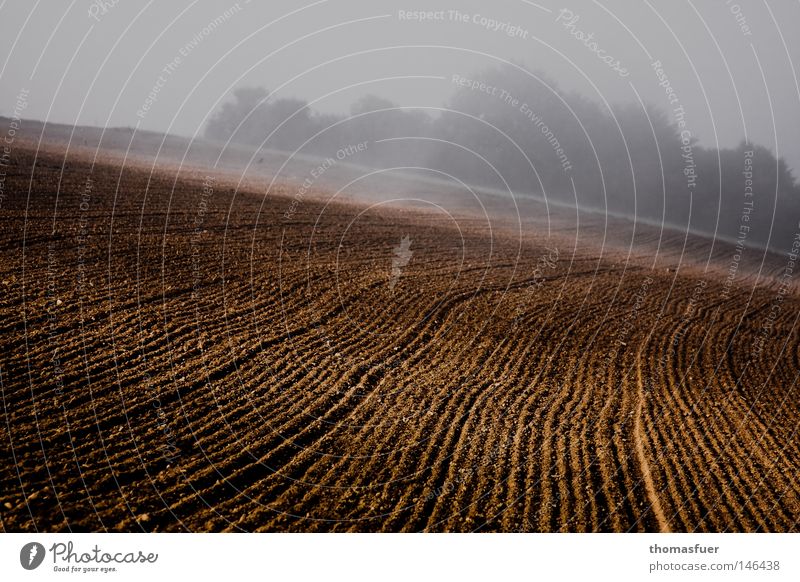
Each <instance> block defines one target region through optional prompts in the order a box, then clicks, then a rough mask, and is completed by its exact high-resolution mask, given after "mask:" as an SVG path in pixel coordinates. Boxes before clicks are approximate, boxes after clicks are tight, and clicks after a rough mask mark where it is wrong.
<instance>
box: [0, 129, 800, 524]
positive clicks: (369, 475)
mask: <svg viewBox="0 0 800 582" xmlns="http://www.w3.org/2000/svg"><path fill="white" fill-rule="evenodd" d="M10 164H11V165H10V166H9V167H7V168H5V171H6V178H5V182H4V191H3V193H4V195H5V197H4V198H3V199H2V205H1V206H0V216H1V217H2V226H3V228H2V229H0V248H1V249H2V251H1V252H2V261H1V262H0V270H1V271H2V273H0V284H1V285H2V287H1V289H2V295H0V297H1V299H0V311H1V312H2V319H0V348H1V349H0V380H1V382H2V422H0V452H2V459H3V462H2V465H0V516H2V526H3V529H4V530H6V531H19V530H25V531H33V530H39V531H65V530H72V531H85V530H121V531H140V530H146V531H165V530H166V531H187V530H189V531H242V530H243V531H251V530H259V531H419V530H426V531H473V530H478V531H657V530H671V531H796V530H797V529H798V519H800V499H798V492H799V491H800V479H798V468H799V467H800V450H798V447H799V446H800V440H798V438H797V435H796V431H797V428H798V421H799V420H800V415H799V414H798V397H797V396H798V386H797V376H798V371H799V370H800V362H799V361H798V349H800V346H799V345H798V330H797V317H798V314H800V298H798V295H797V292H796V290H795V289H794V287H786V286H784V287H781V286H779V285H777V284H774V283H773V284H758V285H754V284H753V282H752V281H751V280H748V279H745V278H737V279H736V280H735V281H734V282H733V284H731V283H730V282H728V283H726V280H725V271H724V270H725V269H727V267H728V264H727V262H726V263H725V264H723V265H722V266H721V270H717V271H715V270H713V269H711V270H708V269H706V270H704V269H703V268H700V267H697V268H694V267H689V266H686V267H684V266H681V267H680V268H679V269H678V271H677V272H676V271H675V269H674V268H673V269H665V268H663V267H662V266H656V267H655V268H653V264H654V263H653V261H648V260H647V257H644V258H642V257H639V258H635V257H629V256H626V253H617V254H615V253H610V252H601V249H599V248H597V247H592V246H591V245H590V244H587V243H586V241H583V240H582V241H581V242H580V244H577V243H576V239H575V238H574V237H569V236H566V235H563V236H561V238H559V235H558V234H557V232H555V231H554V232H551V233H550V236H546V234H545V232H544V231H541V232H537V231H534V232H530V231H529V230H526V232H525V233H524V236H518V233H517V236H515V235H514V228H505V229H504V228H490V226H492V225H491V223H490V222H487V221H486V220H483V219H481V217H480V215H479V214H475V213H468V212H464V213H461V214H459V213H452V214H451V213H447V212H444V211H442V210H441V208H440V207H437V206H428V207H427V208H425V204H418V206H420V208H409V207H399V206H397V205H389V204H384V203H376V204H373V205H372V206H367V205H363V206H359V205H356V204H354V203H339V202H336V201H332V202H331V201H328V200H326V199H325V197H324V196H323V195H322V194H320V193H316V194H315V193H313V192H312V193H308V194H307V195H305V196H303V197H297V196H296V194H297V189H296V188H290V187H289V186H273V187H272V188H271V189H270V190H269V193H268V194H267V195H265V188H264V187H262V188H261V189H260V190H259V189H257V188H251V187H249V186H248V187H247V188H244V189H239V190H238V191H237V189H236V184H235V182H231V181H230V180H228V179H227V178H225V177H224V176H223V175H221V174H220V175H219V176H218V177H217V178H215V179H209V178H207V177H206V176H204V175H203V174H202V173H192V172H182V173H180V175H178V174H177V171H174V170H171V169H169V168H157V169H156V171H150V170H149V169H148V168H147V167H145V166H144V165H143V164H137V165H126V166H125V167H124V168H123V165H122V164H121V163H120V162H119V161H118V160H116V161H115V159H114V158H103V159H97V160H94V161H93V159H92V157H91V156H87V155H85V154H80V155H78V154H73V153H70V154H69V155H66V154H65V153H64V152H63V151H61V150H59V149H58V148H50V149H44V150H41V151H38V153H37V151H36V149H35V148H34V147H33V146H29V145H26V144H24V143H20V144H18V145H15V147H14V150H13V152H12V156H11V160H10ZM555 230H556V231H557V229H555ZM679 240H680V242H681V244H683V243H684V241H683V238H682V237H681V238H679ZM675 244H677V243H675ZM693 244H695V245H697V244H701V243H698V242H697V241H694V242H693ZM650 258H652V257H650ZM725 260H726V261H730V255H726V257H725ZM779 262H780V263H781V264H783V263H784V262H785V257H781V258H780V261H779ZM720 273H722V274H720ZM776 306H777V307H776Z"/></svg>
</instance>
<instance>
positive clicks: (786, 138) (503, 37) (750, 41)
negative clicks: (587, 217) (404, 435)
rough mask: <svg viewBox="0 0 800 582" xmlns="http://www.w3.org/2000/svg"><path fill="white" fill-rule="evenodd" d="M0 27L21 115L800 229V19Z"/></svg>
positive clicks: (691, 221)
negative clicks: (798, 174) (799, 173)
mask: <svg viewBox="0 0 800 582" xmlns="http://www.w3.org/2000/svg"><path fill="white" fill-rule="evenodd" d="M0 14H2V19H0V31H1V32H2V34H0V46H2V56H3V57H4V58H3V59H2V63H3V64H2V68H1V69H0V80H1V81H0V114H2V115H6V116H20V117H24V118H33V119H39V120H44V121H47V122H57V123H66V124H77V125H93V126H99V127H108V126H127V127H133V128H137V129H138V130H154V131H158V132H168V133H174V134H179V135H184V136H188V137H197V138H208V139H211V140H214V141H217V142H219V143H231V144H232V143H236V144H244V145H248V146H250V147H253V148H256V149H258V148H262V147H263V148H272V149H281V150H290V151H291V150H295V149H299V150H300V151H302V152H305V153H312V154H314V155H317V156H320V157H322V158H325V157H330V156H334V155H335V153H336V152H337V151H339V149H340V148H347V147H357V146H358V144H361V143H365V144H367V145H366V146H365V147H364V148H363V149H364V151H357V152H356V153H355V154H353V155H352V161H353V162H355V163H359V164H364V165H371V166H378V167H386V166H418V167H422V168H431V169H432V170H434V171H437V172H442V173H443V175H451V176H453V177H455V178H457V179H458V180H463V181H465V182H469V183H474V184H479V185H483V186H487V187H492V188H499V189H501V190H502V189H510V190H513V191H515V192H523V193H531V194H544V195H548V196H550V197H553V198H555V199H559V200H562V201H564V202H567V203H569V202H575V201H577V202H578V203H579V204H581V205H585V206H587V207H592V208H599V209H603V210H611V211H614V212H621V213H627V214H634V213H635V214H636V215H637V216H639V217H643V218H647V219H651V220H654V221H665V222H668V223H671V224H676V225H689V226H690V227H691V228H693V229H695V230H701V231H705V232H715V233H717V234H722V235H725V236H729V237H731V238H736V236H737V235H738V234H739V233H740V228H741V226H742V224H743V217H744V216H745V215H748V216H749V215H750V214H751V213H752V214H753V218H752V219H750V218H748V219H747V220H746V221H745V222H747V223H748V227H752V229H753V230H752V232H751V233H749V234H748V236H747V238H748V243H758V244H768V243H771V242H774V241H775V240H776V237H777V238H778V239H780V244H781V245H783V243H785V239H786V237H788V236H790V235H791V233H793V232H794V231H795V230H796V227H797V224H796V217H797V216H798V215H800V213H798V210H799V209H800V205H799V204H798V200H799V199H800V194H798V188H797V186H796V185H795V183H794V181H793V178H792V173H791V170H792V169H798V168H800V138H798V136H800V87H799V85H798V73H797V70H796V67H795V66H794V63H800V40H798V38H797V35H796V34H793V33H794V31H793V30H792V29H791V27H790V26H791V24H793V23H797V22H800V3H798V2H795V1H789V0H784V1H778V2H769V3H767V2H755V1H753V2H750V1H741V2H728V1H725V0H720V1H714V2H711V1H708V2H682V1H651V2H647V1H645V2H641V3H639V2H637V3H631V2H624V1H614V2H588V1H582V2H574V3H570V4H555V3H552V2H548V1H546V0H544V1H542V2H536V3H534V2H529V1H527V0H514V1H506V2H500V3H491V4H490V3H487V2H474V1H472V2H469V1H468V2H458V3H444V2H438V1H434V2H425V3H416V4H414V3H410V4H405V3H396V2H385V1H377V2H352V1H334V0H331V1H326V0H321V1H318V2H312V3H308V4H296V3H291V2H284V1H279V2H269V3H268V4H266V5H262V4H258V3H256V2H249V1H246V0H240V1H239V2H234V3H229V4H223V3H217V2H210V1H206V2H202V1H198V0H195V1H183V2H170V3H154V2H152V1H151V2H148V3H144V2H132V1H128V0H117V1H113V0H93V1H90V0H85V1H77V0H75V1H73V2H71V3H64V2H58V1H55V0H45V1H37V2H26V3H20V2H15V3H11V2H4V3H3V4H2V6H1V7H0ZM20 94H22V95H24V99H23V101H24V103H23V106H24V107H21V106H19V105H18V103H19V102H20V99H19V95H20ZM348 157H349V155H348ZM779 160H782V161H780V162H779ZM750 203H752V209H751V210H746V208H748V204H750Z"/></svg>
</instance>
